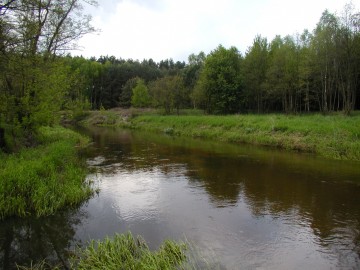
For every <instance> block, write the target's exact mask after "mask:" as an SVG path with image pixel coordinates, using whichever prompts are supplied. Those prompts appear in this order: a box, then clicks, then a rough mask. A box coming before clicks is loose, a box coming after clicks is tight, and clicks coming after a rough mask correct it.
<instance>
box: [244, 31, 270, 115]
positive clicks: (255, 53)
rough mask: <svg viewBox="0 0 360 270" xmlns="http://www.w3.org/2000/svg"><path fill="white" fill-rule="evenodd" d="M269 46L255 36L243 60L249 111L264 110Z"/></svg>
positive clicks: (263, 39)
mask: <svg viewBox="0 0 360 270" xmlns="http://www.w3.org/2000/svg"><path fill="white" fill-rule="evenodd" d="M268 54H269V45H268V42H267V39H266V38H262V37H261V36H256V37H255V39H254V41H253V45H252V46H251V47H250V48H249V49H248V51H247V53H246V55H245V59H244V81H245V82H244V83H245V92H246V96H247V102H249V107H250V109H252V110H254V109H256V111H257V112H258V113H260V112H263V110H264V95H265V93H264V92H265V81H266V72H267V69H268V57H269V56H268Z"/></svg>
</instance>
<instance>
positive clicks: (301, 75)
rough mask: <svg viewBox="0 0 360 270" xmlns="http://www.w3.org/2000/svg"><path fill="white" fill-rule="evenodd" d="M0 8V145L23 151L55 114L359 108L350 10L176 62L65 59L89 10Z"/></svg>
mask: <svg viewBox="0 0 360 270" xmlns="http://www.w3.org/2000/svg"><path fill="white" fill-rule="evenodd" d="M0 3H1V5H0V147H5V142H6V147H7V148H9V149H14V148H15V149H16V148H17V144H31V143H32V134H33V133H34V132H35V131H36V130H37V128H38V127H40V126H43V125H51V124H54V123H56V122H57V121H58V117H57V115H58V114H56V113H57V112H59V111H61V110H73V111H80V110H87V109H110V108H114V107H130V106H133V107H154V108H161V109H162V110H163V111H164V113H176V112H179V109H182V108H196V109H203V110H205V111H206V112H207V113H209V114H231V113H268V112H285V113H303V112H323V113H328V112H332V111H343V112H344V113H345V114H350V113H351V111H353V110H356V109H359V108H360V13H359V12H358V11H357V10H355V9H354V8H353V6H352V5H351V4H348V5H346V6H345V7H344V9H343V11H341V12H339V14H333V13H330V12H329V11H327V10H325V11H324V12H323V14H322V15H321V14H319V16H320V15H321V18H320V20H319V22H318V24H317V25H316V27H315V29H313V30H312V31H309V30H304V31H303V33H302V34H296V35H293V36H285V37H281V36H276V37H275V38H274V39H273V40H267V39H266V38H264V37H262V36H261V35H258V36H256V37H255V38H254V41H253V44H252V45H251V46H250V47H249V48H248V50H247V51H246V52H245V53H244V54H242V53H241V52H239V51H238V49H237V48H235V47H231V48H225V47H223V46H222V45H219V46H218V47H217V48H215V49H214V50H213V51H211V52H210V53H209V54H208V55H206V54H205V53H203V52H200V53H196V54H191V55H190V56H189V58H188V62H187V63H185V62H180V61H177V62H175V61H174V60H172V59H165V60H162V61H160V62H155V61H154V60H152V59H144V60H142V61H139V60H132V59H127V60H125V59H121V58H116V57H114V56H102V57H100V58H99V59H96V58H90V59H85V58H83V57H73V56H71V55H70V54H69V51H70V50H72V49H74V48H75V46H76V40H78V39H79V38H80V37H81V36H83V35H85V34H87V33H90V32H93V31H95V30H94V28H93V26H91V24H90V22H91V18H90V17H89V16H87V15H85V14H83V9H82V5H83V4H96V3H95V2H91V1H86V2H85V1H81V0H58V1H51V0H5V1H0ZM259 31H260V32H261V29H259ZM14 138H19V141H16V140H14ZM20 138H21V140H20Z"/></svg>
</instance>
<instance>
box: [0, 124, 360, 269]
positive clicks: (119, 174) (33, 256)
mask: <svg viewBox="0 0 360 270" xmlns="http://www.w3.org/2000/svg"><path fill="white" fill-rule="evenodd" d="M83 132H85V133H87V134H89V135H90V136H92V138H93V139H94V144H93V145H92V146H91V147H89V149H88V150H87V152H86V153H84V155H86V157H87V158H88V163H89V165H90V166H91V167H93V168H95V169H96V173H93V174H91V175H89V177H90V178H92V179H94V180H95V183H96V185H97V186H98V187H99V188H100V190H101V191H100V193H99V194H98V195H97V196H94V197H93V198H92V199H90V200H89V201H88V202H87V203H85V204H83V205H82V206H81V207H79V208H78V209H72V210H68V211H64V212H61V213H59V214H58V215H56V216H52V217H47V218H41V219H34V218H33V219H25V220H24V219H10V220H6V221H4V222H2V223H0V248H1V249H0V263H1V265H0V267H3V269H10V268H12V267H14V262H18V263H20V264H25V265H29V263H30V261H31V260H33V261H38V260H41V259H43V258H47V260H48V261H50V262H52V263H60V264H62V263H64V262H65V261H66V258H67V256H68V255H69V254H70V253H71V252H72V250H73V248H74V246H75V245H85V244H86V242H87V241H88V240H89V239H103V238H104V237H105V236H108V235H109V236H111V235H113V234H115V233H123V232H126V231H131V232H133V234H141V235H142V236H143V237H144V238H145V240H146V241H147V242H148V243H149V246H150V247H151V248H157V247H158V246H159V245H160V243H161V242H162V241H163V240H164V239H168V238H170V239H175V240H186V241H189V242H190V243H191V245H192V246H194V248H195V249H196V253H197V255H196V256H200V257H203V258H205V259H206V260H207V261H208V263H209V266H212V267H215V269H360V166H359V165H360V164H359V163H356V162H341V161H329V160H325V159H322V158H317V157H314V156H312V155H306V154H298V153H288V152H282V151H277V150H274V149H263V148H258V147H253V146H243V145H233V144H223V143H217V142H207V141H200V140H192V139H188V138H174V137H169V136H161V135H154V134H146V133H140V132H131V131H128V130H114V129H107V128H96V129H95V128H94V129H92V130H86V131H83ZM65 264H66V263H65Z"/></svg>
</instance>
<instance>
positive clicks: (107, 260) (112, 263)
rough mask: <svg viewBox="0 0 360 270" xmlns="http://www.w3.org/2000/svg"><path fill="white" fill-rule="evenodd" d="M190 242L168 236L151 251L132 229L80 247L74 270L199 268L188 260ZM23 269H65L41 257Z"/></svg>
mask: <svg viewBox="0 0 360 270" xmlns="http://www.w3.org/2000/svg"><path fill="white" fill-rule="evenodd" d="M186 251H187V245H186V244H184V243H177V242H175V241H171V240H166V241H164V242H163V243H162V245H161V246H160V248H159V249H158V250H156V251H151V250H150V249H149V247H148V246H147V244H146V243H145V241H144V240H143V238H141V237H140V236H137V237H134V236H133V235H132V234H131V233H130V232H128V233H126V234H116V235H115V236H114V238H112V239H111V238H105V239H104V240H102V241H94V240H92V241H91V242H90V243H89V245H88V246H87V247H85V248H79V249H77V250H76V251H75V252H74V254H73V255H72V257H71V258H70V260H69V264H70V269H73V270H103V269H106V270H117V269H126V270H132V269H133V270H158V269H162V270H171V269H195V268H194V267H195V266H191V265H189V262H188V260H187V255H186ZM18 268H19V269H21V270H44V269H53V270H57V269H61V266H51V265H49V264H47V263H46V261H41V262H39V263H37V264H33V265H30V266H19V267H18Z"/></svg>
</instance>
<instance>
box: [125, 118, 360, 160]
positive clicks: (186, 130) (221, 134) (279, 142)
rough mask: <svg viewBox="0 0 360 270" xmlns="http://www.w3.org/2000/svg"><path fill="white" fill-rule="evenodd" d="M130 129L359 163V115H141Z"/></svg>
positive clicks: (132, 123) (132, 121)
mask: <svg viewBox="0 0 360 270" xmlns="http://www.w3.org/2000/svg"><path fill="white" fill-rule="evenodd" d="M130 126H131V127H133V128H138V129H142V130H150V131H155V132H165V133H169V134H175V135H185V136H191V137H203V138H210V139H216V140H221V141H228V142H237V143H238V142H244V143H251V144H257V145H266V146H276V147H280V148H284V149H289V150H298V151H304V152H312V153H316V154H319V155H321V156H324V157H327V158H332V159H347V160H360V114H356V115H354V116H351V117H345V116H343V115H329V116H323V115H320V114H316V115H302V116H287V115H281V114H269V115H231V116H159V115H143V116H138V117H135V118H133V119H132V120H131V124H130Z"/></svg>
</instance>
